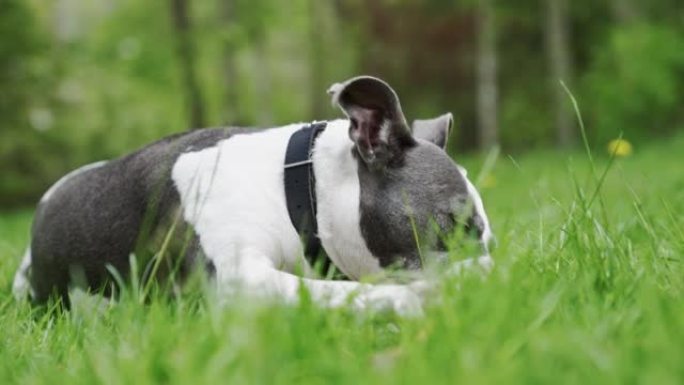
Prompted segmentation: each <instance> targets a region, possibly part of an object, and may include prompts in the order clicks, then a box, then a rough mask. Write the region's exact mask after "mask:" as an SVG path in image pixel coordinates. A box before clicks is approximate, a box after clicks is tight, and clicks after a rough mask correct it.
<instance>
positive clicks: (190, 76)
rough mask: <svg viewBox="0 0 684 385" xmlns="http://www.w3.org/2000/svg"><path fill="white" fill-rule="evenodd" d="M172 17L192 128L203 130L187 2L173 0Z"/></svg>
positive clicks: (185, 0) (202, 114)
mask: <svg viewBox="0 0 684 385" xmlns="http://www.w3.org/2000/svg"><path fill="white" fill-rule="evenodd" d="M171 16H172V20H173V27H174V31H175V33H176V40H177V45H176V51H177V54H178V60H179V62H180V67H181V76H182V82H183V89H184V93H185V99H186V105H187V106H188V109H189V112H190V121H189V124H190V128H193V129H197V128H202V127H204V105H203V103H202V96H201V93H200V88H199V84H198V82H197V78H196V74H195V52H194V46H193V44H192V36H191V24H190V16H189V12H188V3H187V0H171Z"/></svg>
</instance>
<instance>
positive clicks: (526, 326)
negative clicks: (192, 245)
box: [0, 137, 684, 384]
mask: <svg viewBox="0 0 684 385" xmlns="http://www.w3.org/2000/svg"><path fill="white" fill-rule="evenodd" d="M682 149H684V137H679V138H677V139H673V140H670V141H668V142H663V143H659V144H651V145H639V144H638V143H635V144H634V151H633V154H632V156H630V157H628V158H621V159H616V160H614V161H613V162H612V164H611V165H610V167H609V168H608V165H609V163H610V162H611V161H610V159H609V156H608V155H603V154H597V155H596V156H595V159H593V161H594V166H593V167H592V166H591V165H590V164H589V162H588V160H587V157H586V154H584V153H582V152H571V153H551V152H545V153H533V154H527V155H524V156H522V157H510V156H506V155H502V156H500V157H499V161H498V162H497V164H496V165H495V166H494V167H493V168H492V169H491V172H490V173H488V175H489V176H487V177H486V178H491V180H495V181H496V183H486V184H485V183H484V182H483V185H482V186H481V187H482V188H481V193H482V195H483V198H484V201H485V205H486V208H487V210H488V212H489V216H490V218H491V220H492V222H493V227H494V230H495V233H496V235H497V239H498V247H497V248H496V249H495V250H494V251H493V257H494V258H495V260H496V261H497V266H496V268H495V269H494V270H493V271H492V273H491V274H489V276H488V277H487V278H484V279H483V278H482V276H481V275H480V274H472V275H462V276H459V277H451V278H444V284H443V285H441V286H440V291H441V292H440V293H439V294H440V295H435V296H434V298H430V299H429V301H428V305H427V306H426V314H425V317H423V318H416V319H399V318H396V317H394V316H392V315H389V314H372V313H364V314H357V313H352V312H349V311H345V310H322V309H319V308H317V307H315V306H313V305H311V304H310V303H309V302H308V301H306V300H303V301H302V303H301V304H300V305H298V306H296V307H286V306H262V305H259V304H255V303H250V302H249V301H246V300H240V299H236V300H235V302H234V303H231V304H228V305H226V306H225V307H218V306H216V305H215V301H214V300H213V299H212V298H211V296H203V295H199V294H198V293H197V292H193V291H190V292H188V293H186V294H184V295H182V296H181V297H180V298H177V299H174V300H171V299H169V298H165V297H162V296H159V297H155V296H153V300H152V301H151V302H150V303H148V304H145V305H141V304H140V303H139V302H140V301H139V300H138V299H137V298H135V296H130V297H127V296H125V295H124V296H123V298H122V300H121V301H120V302H119V303H118V304H116V305H111V304H107V303H104V302H99V301H98V300H97V299H93V298H84V299H82V300H79V301H76V303H75V305H74V309H73V310H72V311H70V312H65V313H61V312H55V313H53V314H50V313H49V312H46V311H45V310H44V309H32V308H31V307H30V306H28V305H27V304H23V303H21V304H18V303H16V302H14V300H13V299H12V297H11V293H10V286H11V279H12V274H13V273H14V269H15V268H16V266H17V265H18V263H19V256H20V255H21V254H22V253H23V249H24V247H25V243H26V241H27V234H28V229H29V226H30V212H28V211H24V212H14V213H7V214H3V215H2V216H1V217H0V218H1V219H0V336H1V337H0V341H1V342H0V383H2V384H10V383H21V384H32V383H44V384H60V383H69V384H90V383H106V384H145V383H188V384H202V383H207V384H217V383H240V384H242V383H249V384H252V383H267V384H273V383H283V384H292V383H353V384H358V383H386V384H395V383H405V384H423V383H426V384H430V383H468V384H477V383H514V382H515V383H620V384H622V383H633V382H649V383H659V384H660V383H672V384H676V383H682V381H684V365H682V363H683V362H684V269H683V268H682V258H683V256H684V216H682V215H681V213H682V212H684V172H682V163H681V152H682ZM457 160H458V161H459V162H462V163H464V164H465V165H466V166H468V168H469V169H470V175H478V174H479V169H480V168H481V167H482V165H483V164H484V163H485V162H484V161H483V159H475V158H465V159H461V158H460V157H457ZM593 168H595V171H596V172H594V170H593ZM606 169H607V170H608V171H607V172H606V173H605V176H604V177H602V175H604V173H603V172H604V170H606ZM483 178H484V179H483V181H487V179H486V178H485V177H483ZM599 182H600V183H601V188H600V189H598V190H597V185H598V183H599ZM597 194H598V195H597ZM599 199H600V202H601V204H597V203H598V202H599V201H598V200H599ZM304 298H305V297H304Z"/></svg>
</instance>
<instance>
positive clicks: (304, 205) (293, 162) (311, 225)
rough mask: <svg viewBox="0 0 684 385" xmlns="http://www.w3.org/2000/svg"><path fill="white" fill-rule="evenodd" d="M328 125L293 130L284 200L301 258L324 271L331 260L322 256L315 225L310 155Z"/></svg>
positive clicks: (309, 125) (286, 154)
mask: <svg viewBox="0 0 684 385" xmlns="http://www.w3.org/2000/svg"><path fill="white" fill-rule="evenodd" d="M326 125H327V123H326V122H318V123H312V124H307V125H305V126H304V127H302V128H301V129H299V130H297V131H295V132H294V133H293V134H292V135H291V136H290V139H289V141H288V144H287V150H286V152H285V165H284V168H285V172H284V179H285V180H284V184H285V200H286V203H287V211H288V214H289V216H290V220H291V221H292V225H293V226H294V227H295V229H297V232H298V233H299V236H300V237H301V238H302V240H303V242H304V257H305V258H306V259H307V260H308V261H309V264H310V265H311V266H312V267H316V268H319V269H322V271H323V272H327V271H328V269H329V268H330V259H329V258H327V257H326V256H325V254H324V253H321V241H320V239H319V238H318V225H317V223H316V191H315V185H316V178H315V177H314V173H313V165H312V160H311V152H312V150H313V147H314V144H315V142H316V139H317V137H318V135H320V134H321V132H323V130H325V127H326Z"/></svg>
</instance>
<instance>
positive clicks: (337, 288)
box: [216, 254, 422, 315]
mask: <svg viewBox="0 0 684 385" xmlns="http://www.w3.org/2000/svg"><path fill="white" fill-rule="evenodd" d="M216 273H217V276H216V278H217V284H218V285H219V292H220V293H221V295H228V296H230V295H231V294H233V293H234V292H235V290H240V289H241V290H244V291H245V292H246V293H247V294H248V295H259V296H268V297H271V298H278V299H281V300H284V301H285V302H288V303H296V302H297V300H298V299H299V298H300V292H299V291H300V287H301V286H300V285H304V287H305V288H306V289H307V290H308V291H309V293H310V295H311V298H312V299H313V300H314V301H315V302H316V303H317V304H319V305H321V306H327V307H339V306H344V305H347V304H349V305H351V306H352V307H354V308H356V309H373V310H384V309H389V310H393V311H395V312H396V313H398V314H401V315H420V314H422V307H421V299H420V297H419V296H418V295H417V294H416V292H415V291H414V290H412V289H411V288H410V287H409V286H407V285H397V284H378V285H374V284H367V283H360V282H353V281H326V280H318V279H310V278H301V277H298V276H296V275H293V274H290V273H287V272H283V271H280V270H277V269H276V268H275V267H274V266H273V263H272V262H271V261H270V259H269V258H267V257H264V256H261V257H259V256H256V255H253V254H252V255H249V256H247V255H243V258H241V263H239V264H238V265H237V266H236V265H232V267H230V266H229V267H228V268H226V266H217V271H216Z"/></svg>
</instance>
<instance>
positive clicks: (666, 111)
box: [584, 23, 684, 143]
mask: <svg viewBox="0 0 684 385" xmlns="http://www.w3.org/2000/svg"><path fill="white" fill-rule="evenodd" d="M682 33H683V31H682V29H681V28H678V27H674V26H668V25H655V24H641V23H639V24H630V25H625V26H622V27H619V28H616V29H614V30H613V31H612V32H611V34H610V36H609V38H608V39H607V43H606V44H605V45H601V46H600V47H597V49H596V50H597V54H596V59H595V62H594V64H593V65H592V66H591V68H590V69H589V71H588V72H587V74H586V77H585V79H584V81H585V85H584V88H585V93H586V101H587V106H588V109H589V113H590V116H591V121H592V126H593V130H592V131H593V132H594V136H595V137H596V138H597V139H598V141H599V142H601V143H603V142H605V141H606V140H607V139H612V138H616V137H617V136H619V134H620V133H621V132H624V134H625V137H626V138H630V139H635V140H636V139H643V138H645V137H650V136H653V135H663V134H666V133H669V132H671V131H672V130H673V128H674V127H677V126H678V125H679V124H681V123H682V122H683V121H684V111H683V110H682V108H681V106H682V105H684V94H682V92H681V90H682V89H684V70H683V68H684V39H682Z"/></svg>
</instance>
